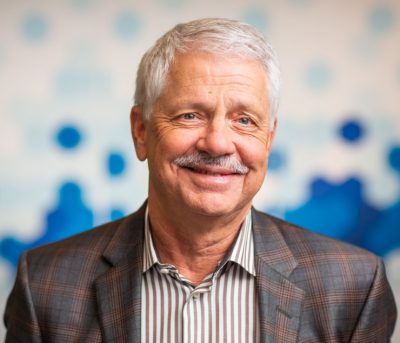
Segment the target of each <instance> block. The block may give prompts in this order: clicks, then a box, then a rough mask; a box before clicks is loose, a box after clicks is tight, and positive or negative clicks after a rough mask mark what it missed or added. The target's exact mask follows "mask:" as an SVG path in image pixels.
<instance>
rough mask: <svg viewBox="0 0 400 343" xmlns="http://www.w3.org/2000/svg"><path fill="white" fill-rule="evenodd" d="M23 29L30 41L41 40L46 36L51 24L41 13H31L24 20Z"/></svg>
mask: <svg viewBox="0 0 400 343" xmlns="http://www.w3.org/2000/svg"><path fill="white" fill-rule="evenodd" d="M22 31H23V34H24V36H25V38H26V39H28V40H29V41H40V40H43V39H44V38H46V36H47V34H48V31H49V25H48V23H47V20H46V18H45V17H44V16H43V15H41V14H30V15H28V16H27V17H25V18H24V20H23V22H22Z"/></svg>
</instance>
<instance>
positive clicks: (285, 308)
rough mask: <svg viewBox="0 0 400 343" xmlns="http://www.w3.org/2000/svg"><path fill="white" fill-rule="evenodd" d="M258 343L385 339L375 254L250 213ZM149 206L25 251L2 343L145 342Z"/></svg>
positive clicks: (388, 323)
mask: <svg viewBox="0 0 400 343" xmlns="http://www.w3.org/2000/svg"><path fill="white" fill-rule="evenodd" d="M252 215H253V233H254V239H255V254H256V256H255V263H256V270H257V278H256V280H257V281H256V284H257V292H258V298H259V312H260V330H261V342H282V343H292V342H293V343H294V342H353V343H354V342H360V343H361V342H362V343H368V342H374V343H375V342H389V341H390V336H391V334H392V331H393V327H394V323H395V320H396V308H395V304H394V299H393V295H392V292H391V290H390V287H389V285H388V282H387V279H386V276H385V271H384V266H383V264H382V262H381V260H380V259H379V258H378V257H376V256H375V255H373V254H371V253H369V252H366V251H364V250H361V249H359V248H356V247H353V246H351V245H348V244H345V243H341V242H338V241H335V240H332V239H329V238H326V237H323V236H320V235H316V234H313V233H310V232H308V231H306V230H303V229H300V228H298V227H295V226H293V225H291V224H288V223H286V222H284V221H281V220H279V219H276V218H274V217H271V216H268V215H265V214H263V213H260V212H257V211H255V210H253V212H252ZM143 227H144V206H142V208H141V209H140V210H139V211H138V212H136V213H134V214H132V215H130V216H128V217H126V218H123V219H121V220H118V221H115V222H112V223H108V224H105V225H103V226H100V227H98V228H96V229H93V230H90V231H87V232H84V233H82V234H80V235H77V236H74V237H72V238H69V239H66V240H63V241H60V242H57V243H54V244H50V245H47V246H43V247H40V248H37V249H34V250H32V251H28V252H27V253H25V254H23V255H22V257H21V259H20V263H19V268H18V273H17V277H16V281H15V285H14V288H13V290H12V292H11V294H10V296H9V299H8V303H7V307H6V312H5V318H4V319H5V324H6V326H7V329H8V331H7V336H6V342H9V343H11V342H32V343H33V342H58V343H61V342H85V343H86V342H91V343H95V342H118V343H123V342H140V331H141V323H140V322H141V281H142V252H143V247H142V246H143V244H142V243H143Z"/></svg>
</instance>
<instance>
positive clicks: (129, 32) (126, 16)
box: [114, 11, 141, 39]
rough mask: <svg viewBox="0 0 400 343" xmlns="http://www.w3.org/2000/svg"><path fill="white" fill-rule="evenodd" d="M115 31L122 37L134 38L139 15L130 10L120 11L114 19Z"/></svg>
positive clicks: (137, 30)
mask: <svg viewBox="0 0 400 343" xmlns="http://www.w3.org/2000/svg"><path fill="white" fill-rule="evenodd" d="M114 25H115V31H116V33H117V34H118V36H119V37H121V38H123V39H132V38H134V37H135V36H136V35H137V34H138V32H139V29H140V26H141V25H140V19H139V17H138V16H137V15H136V14H135V13H134V12H131V11H125V12H121V13H119V14H118V15H117V17H116V19H115V23H114Z"/></svg>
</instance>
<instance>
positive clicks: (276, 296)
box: [253, 209, 305, 343]
mask: <svg viewBox="0 0 400 343" xmlns="http://www.w3.org/2000/svg"><path fill="white" fill-rule="evenodd" d="M284 225H288V224H287V223H284V222H282V221H279V220H277V219H275V218H273V217H270V216H267V215H265V214H263V213H260V212H258V211H256V210H254V209H253V234H254V244H255V263H256V271H257V278H256V287H257V294H258V303H259V319H260V335H261V342H286V343H291V342H297V338H298V332H299V326H300V314H301V308H302V304H303V300H304V296H305V292H304V291H303V290H302V289H300V288H298V287H297V286H296V285H295V284H294V283H293V282H292V281H291V279H290V276H291V274H292V272H293V271H294V270H295V268H296V266H297V261H296V259H295V257H294V256H293V254H292V252H291V250H290V248H289V246H288V245H287V244H286V241H285V238H284V236H283V234H282V228H283V226H284Z"/></svg>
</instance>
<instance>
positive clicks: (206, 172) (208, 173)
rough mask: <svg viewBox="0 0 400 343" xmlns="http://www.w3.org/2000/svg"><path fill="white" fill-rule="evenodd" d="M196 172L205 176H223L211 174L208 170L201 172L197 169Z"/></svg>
mask: <svg viewBox="0 0 400 343" xmlns="http://www.w3.org/2000/svg"><path fill="white" fill-rule="evenodd" d="M195 171H196V172H197V173H200V174H204V175H210V176H221V175H222V174H219V173H212V172H209V171H207V170H201V169H195Z"/></svg>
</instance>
